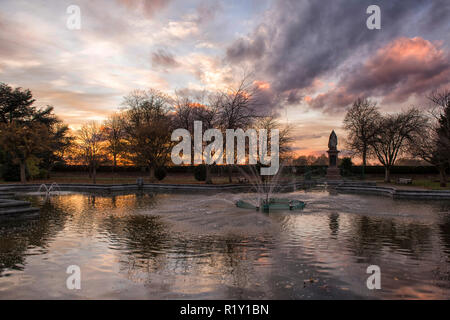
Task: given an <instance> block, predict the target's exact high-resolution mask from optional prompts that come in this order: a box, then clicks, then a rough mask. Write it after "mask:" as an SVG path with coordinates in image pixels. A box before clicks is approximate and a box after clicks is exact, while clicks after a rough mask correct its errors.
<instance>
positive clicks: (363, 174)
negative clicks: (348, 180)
mask: <svg viewBox="0 0 450 320" xmlns="http://www.w3.org/2000/svg"><path fill="white" fill-rule="evenodd" d="M362 158H363V159H362V160H363V165H362V172H361V175H362V178H363V179H364V178H365V174H366V165H367V148H366V147H364V148H363V153H362Z"/></svg>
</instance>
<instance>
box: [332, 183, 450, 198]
mask: <svg viewBox="0 0 450 320" xmlns="http://www.w3.org/2000/svg"><path fill="white" fill-rule="evenodd" d="M336 190H337V191H339V192H345V193H357V194H374V195H381V196H388V197H392V198H394V199H411V200H450V191H445V190H443V191H440V190H419V189H408V190H406V189H397V188H394V187H377V186H357V185H353V186H352V185H340V186H337V187H336Z"/></svg>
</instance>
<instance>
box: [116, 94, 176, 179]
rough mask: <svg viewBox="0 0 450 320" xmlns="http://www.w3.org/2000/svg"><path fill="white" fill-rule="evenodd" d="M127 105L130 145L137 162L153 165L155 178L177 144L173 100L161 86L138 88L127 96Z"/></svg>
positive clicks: (127, 130) (126, 128)
mask: <svg viewBox="0 0 450 320" xmlns="http://www.w3.org/2000/svg"><path fill="white" fill-rule="evenodd" d="M123 105H124V106H125V108H126V109H125V122H124V123H125V131H126V137H125V140H126V141H127V149H128V151H129V152H130V154H131V155H132V160H133V161H134V162H135V163H136V164H141V165H145V166H146V167H148V168H149V171H150V180H151V181H154V180H155V170H156V168H158V167H161V166H164V165H165V164H166V162H167V160H168V158H169V154H170V149H171V147H172V145H173V143H172V142H171V128H172V124H171V119H170V117H169V112H170V111H171V109H172V106H171V100H170V98H169V97H168V96H167V95H165V94H163V93H162V92H160V91H157V90H148V91H140V90H137V91H133V92H132V93H130V94H129V95H128V96H126V97H125V98H124V102H123Z"/></svg>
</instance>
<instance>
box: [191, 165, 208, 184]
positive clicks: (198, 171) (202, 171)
mask: <svg viewBox="0 0 450 320" xmlns="http://www.w3.org/2000/svg"><path fill="white" fill-rule="evenodd" d="M194 177H195V179H196V180H197V181H205V180H206V166H205V165H204V164H200V165H198V166H196V167H195V169H194Z"/></svg>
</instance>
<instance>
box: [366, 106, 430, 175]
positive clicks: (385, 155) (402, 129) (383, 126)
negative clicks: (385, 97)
mask: <svg viewBox="0 0 450 320" xmlns="http://www.w3.org/2000/svg"><path fill="white" fill-rule="evenodd" d="M377 123H378V125H377V127H378V128H377V134H376V136H375V139H374V141H373V143H372V144H371V146H372V148H373V152H374V154H375V156H376V157H377V158H378V160H379V161H380V163H381V164H382V165H383V166H384V169H385V178H384V181H385V182H390V181H391V180H390V173H391V168H392V166H394V165H395V161H396V160H397V157H398V156H399V155H401V154H402V153H405V152H407V151H408V148H407V147H408V145H410V143H412V142H413V141H414V138H415V137H416V136H417V134H420V133H421V132H423V130H424V128H425V127H426V123H427V119H426V117H425V116H424V115H423V114H422V112H420V111H419V110H418V109H415V108H412V109H409V110H407V111H404V112H401V113H397V114H391V115H386V116H383V117H381V118H380V119H379V121H377Z"/></svg>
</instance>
